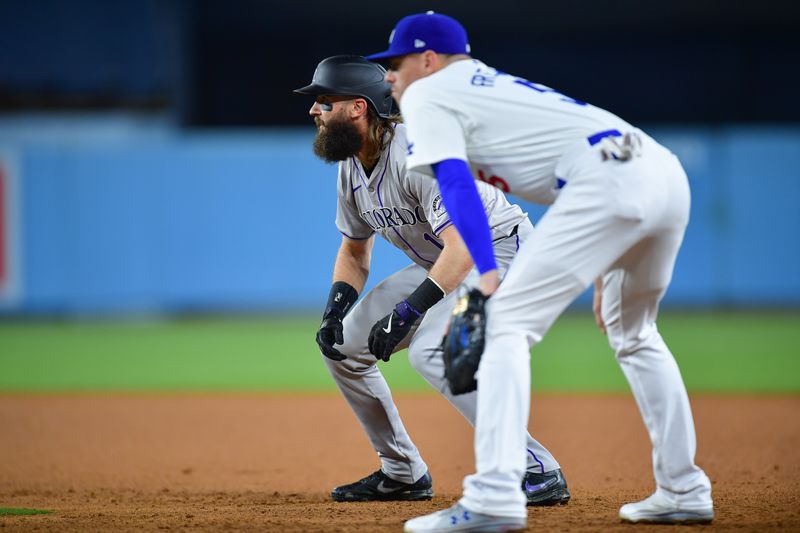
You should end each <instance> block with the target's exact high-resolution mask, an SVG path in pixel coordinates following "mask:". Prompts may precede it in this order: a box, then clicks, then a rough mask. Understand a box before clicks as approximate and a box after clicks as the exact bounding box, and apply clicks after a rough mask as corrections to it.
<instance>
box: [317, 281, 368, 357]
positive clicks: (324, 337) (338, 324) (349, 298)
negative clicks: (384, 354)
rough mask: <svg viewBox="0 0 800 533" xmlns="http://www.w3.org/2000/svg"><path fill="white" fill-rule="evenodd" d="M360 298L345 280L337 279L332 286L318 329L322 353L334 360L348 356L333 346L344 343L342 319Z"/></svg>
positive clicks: (318, 339)
mask: <svg viewBox="0 0 800 533" xmlns="http://www.w3.org/2000/svg"><path fill="white" fill-rule="evenodd" d="M356 300H358V292H357V291H356V290H355V289H354V288H353V287H352V286H351V285H349V284H347V283H345V282H344V281H336V282H334V283H333V286H331V292H330V294H329V295H328V304H327V306H326V307H325V313H323V315H322V324H321V325H320V326H319V331H317V344H319V349H320V351H321V352H322V355H324V356H325V357H327V358H328V359H333V360H334V361H344V360H345V359H347V356H346V355H344V354H343V353H341V352H340V351H339V350H337V349H336V348H334V347H333V345H334V344H344V326H343V325H342V319H343V318H344V316H345V315H346V314H347V312H348V311H349V310H350V308H351V307H352V305H353V304H354V303H355V301H356Z"/></svg>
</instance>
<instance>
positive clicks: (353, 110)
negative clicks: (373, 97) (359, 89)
mask: <svg viewBox="0 0 800 533" xmlns="http://www.w3.org/2000/svg"><path fill="white" fill-rule="evenodd" d="M367 109H368V107H367V101H366V100H364V99H363V98H356V99H354V100H353V105H351V106H350V118H357V117H360V116H361V115H366V114H367Z"/></svg>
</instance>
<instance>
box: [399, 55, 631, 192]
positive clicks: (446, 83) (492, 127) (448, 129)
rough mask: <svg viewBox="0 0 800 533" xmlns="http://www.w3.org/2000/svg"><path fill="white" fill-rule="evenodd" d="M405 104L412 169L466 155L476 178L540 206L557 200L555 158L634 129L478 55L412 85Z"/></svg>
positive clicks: (401, 106) (409, 163)
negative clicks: (603, 136) (593, 139)
mask: <svg viewBox="0 0 800 533" xmlns="http://www.w3.org/2000/svg"><path fill="white" fill-rule="evenodd" d="M400 108H401V110H402V112H403V116H404V117H405V119H406V122H407V124H408V140H409V146H408V156H407V157H408V163H407V164H408V166H409V168H411V169H418V170H424V171H427V169H426V168H425V167H426V165H430V164H432V163H437V162H439V161H443V160H446V159H461V160H465V161H468V162H469V164H470V167H471V169H472V172H473V174H474V175H475V176H476V177H477V178H479V179H481V180H483V181H486V182H489V183H491V184H492V185H495V186H496V187H499V188H500V189H502V190H504V191H505V192H509V193H511V194H514V195H517V196H520V197H522V198H525V199H528V200H531V201H534V202H537V203H541V204H551V203H552V202H553V201H554V200H555V197H556V195H557V193H558V190H559V182H558V179H557V177H556V175H555V166H556V162H557V161H558V160H559V159H560V158H561V156H562V155H564V154H565V153H566V152H567V151H569V150H570V149H571V148H572V147H574V146H576V143H579V142H581V141H582V144H583V145H584V146H585V140H586V139H587V138H589V137H590V136H592V135H594V134H597V133H599V132H602V131H607V130H611V129H617V130H620V131H627V130H631V129H633V126H631V125H630V124H628V123H627V122H625V121H624V120H622V119H621V118H619V117H617V116H616V115H614V114H612V113H609V112H608V111H605V110H603V109H600V108H598V107H594V106H592V105H589V104H586V103H584V102H580V101H578V100H575V99H572V98H569V97H567V96H564V95H563V94H560V93H558V92H556V91H555V90H553V89H550V88H549V87H546V86H544V85H540V84H538V83H533V82H530V81H528V80H525V79H522V78H518V77H515V76H512V75H509V74H505V73H502V72H498V71H497V70H495V69H494V68H491V67H488V66H486V65H485V64H484V63H482V62H481V61H478V60H476V59H470V60H463V61H456V62H454V63H452V64H450V65H448V66H447V67H445V68H444V69H442V70H440V71H439V72H436V73H435V74H432V75H430V76H428V77H425V78H422V79H420V80H417V81H416V82H414V83H412V84H411V85H410V86H409V87H408V88H407V89H406V91H405V93H403V97H402V99H401V101H400ZM497 117H502V120H497ZM432 126H433V127H432ZM559 177H562V176H559Z"/></svg>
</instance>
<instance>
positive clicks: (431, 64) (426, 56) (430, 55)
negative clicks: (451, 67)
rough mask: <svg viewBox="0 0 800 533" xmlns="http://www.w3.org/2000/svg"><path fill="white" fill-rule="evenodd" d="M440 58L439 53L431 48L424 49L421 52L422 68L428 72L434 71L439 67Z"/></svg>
mask: <svg viewBox="0 0 800 533" xmlns="http://www.w3.org/2000/svg"><path fill="white" fill-rule="evenodd" d="M441 60H442V58H441V57H440V56H439V54H437V53H436V52H434V51H433V50H425V51H424V52H423V53H422V68H424V69H425V72H426V73H428V74H431V73H433V72H436V71H437V70H439V69H440V68H441V65H440V63H441Z"/></svg>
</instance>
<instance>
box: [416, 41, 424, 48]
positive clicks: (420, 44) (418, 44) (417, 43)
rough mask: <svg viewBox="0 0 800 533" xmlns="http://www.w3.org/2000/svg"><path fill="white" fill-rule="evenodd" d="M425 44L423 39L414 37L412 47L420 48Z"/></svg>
mask: <svg viewBox="0 0 800 533" xmlns="http://www.w3.org/2000/svg"><path fill="white" fill-rule="evenodd" d="M423 46H425V41H423V40H422V39H414V48H422V47H423Z"/></svg>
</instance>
